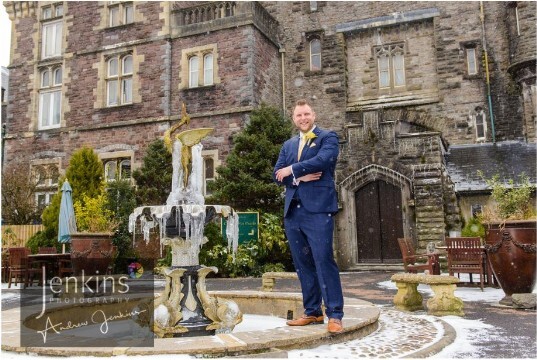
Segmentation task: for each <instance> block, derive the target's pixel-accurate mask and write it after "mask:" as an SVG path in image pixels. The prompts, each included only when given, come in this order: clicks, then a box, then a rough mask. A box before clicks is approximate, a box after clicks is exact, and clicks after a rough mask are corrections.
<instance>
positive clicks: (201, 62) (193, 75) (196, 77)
mask: <svg viewBox="0 0 537 360" xmlns="http://www.w3.org/2000/svg"><path fill="white" fill-rule="evenodd" d="M209 57H210V59H211V62H210V64H208V63H207V59H208V58H209ZM214 59H215V54H214V53H213V51H212V50H211V51H207V50H205V51H198V52H192V53H190V54H189V55H188V88H189V89H195V88H199V87H204V86H212V85H214V83H215V62H214ZM194 61H195V62H196V64H193V63H194ZM208 65H210V66H208ZM209 72H210V80H209V79H207V78H208V74H209Z"/></svg>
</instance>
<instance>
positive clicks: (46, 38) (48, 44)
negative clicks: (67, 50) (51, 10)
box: [41, 24, 53, 58]
mask: <svg viewBox="0 0 537 360" xmlns="http://www.w3.org/2000/svg"><path fill="white" fill-rule="evenodd" d="M52 33H53V28H52V26H51V25H50V24H48V25H43V39H42V40H43V42H42V45H41V46H42V47H43V49H42V56H43V58H46V57H49V56H51V55H50V54H51V50H50V49H51V48H52V44H53V37H52Z"/></svg>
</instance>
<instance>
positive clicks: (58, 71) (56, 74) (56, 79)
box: [54, 68, 62, 85]
mask: <svg viewBox="0 0 537 360" xmlns="http://www.w3.org/2000/svg"><path fill="white" fill-rule="evenodd" d="M61 83H62V68H57V69H56V70H54V85H60V84H61Z"/></svg>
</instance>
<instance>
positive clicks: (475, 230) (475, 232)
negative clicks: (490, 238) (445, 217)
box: [461, 218, 485, 239]
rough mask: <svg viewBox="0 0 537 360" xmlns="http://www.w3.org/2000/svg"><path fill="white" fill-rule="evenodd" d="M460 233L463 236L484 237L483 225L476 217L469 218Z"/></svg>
mask: <svg viewBox="0 0 537 360" xmlns="http://www.w3.org/2000/svg"><path fill="white" fill-rule="evenodd" d="M461 235H462V236H464V237H476V236H479V237H480V238H481V239H484V238H485V227H484V226H483V224H481V221H480V220H479V219H477V218H471V219H470V220H468V223H466V225H465V226H464V228H463V229H462V232H461Z"/></svg>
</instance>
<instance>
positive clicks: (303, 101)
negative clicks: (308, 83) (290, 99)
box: [295, 99, 311, 107]
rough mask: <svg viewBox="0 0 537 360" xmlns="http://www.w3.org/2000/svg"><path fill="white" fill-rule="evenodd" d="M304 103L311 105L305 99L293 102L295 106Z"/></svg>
mask: <svg viewBox="0 0 537 360" xmlns="http://www.w3.org/2000/svg"><path fill="white" fill-rule="evenodd" d="M304 105H308V106H309V107H311V105H310V103H309V102H308V100H306V99H300V100H297V101H296V103H295V107H297V106H304Z"/></svg>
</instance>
